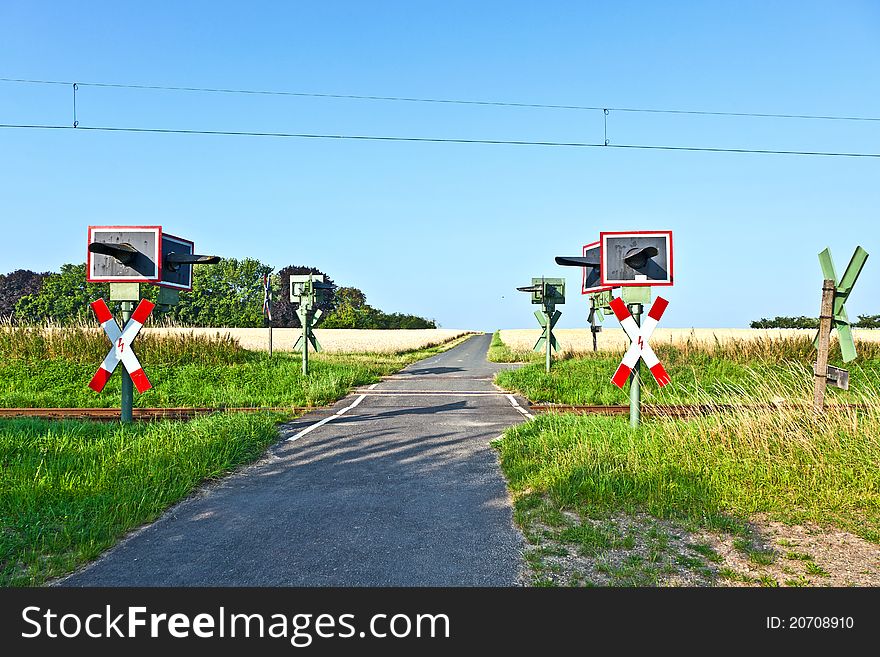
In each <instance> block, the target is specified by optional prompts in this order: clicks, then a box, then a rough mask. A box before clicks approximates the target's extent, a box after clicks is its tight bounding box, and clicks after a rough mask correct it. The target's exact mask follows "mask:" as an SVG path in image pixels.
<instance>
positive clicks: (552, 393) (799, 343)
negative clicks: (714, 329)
mask: <svg viewBox="0 0 880 657" xmlns="http://www.w3.org/2000/svg"><path fill="white" fill-rule="evenodd" d="M655 351H656V352H657V355H658V357H659V358H660V359H661V361H663V363H664V365H665V367H666V369H667V371H668V372H669V374H670V377H671V379H672V383H671V384H670V385H667V386H665V387H663V388H660V387H658V386H657V384H656V383H655V382H654V380H653V378H652V377H651V375H650V373H649V372H648V370H647V368H645V367H644V366H642V368H641V371H642V397H643V401H645V402H646V403H652V404H686V403H703V400H704V398H705V396H706V395H707V394H708V395H709V397H710V399H711V400H712V401H717V402H724V403H737V402H742V401H748V400H756V399H759V398H760V397H761V395H762V394H763V392H762V388H763V387H765V384H766V385H774V386H776V389H775V390H774V391H773V395H772V397H774V398H782V399H787V400H791V399H799V398H800V397H797V394H796V391H798V390H800V389H801V387H802V384H803V382H804V381H807V380H809V381H810V382H812V378H813V376H812V363H813V361H814V360H815V349H814V348H813V346H812V343H811V342H810V340H809V339H808V338H802V337H798V338H786V339H779V340H774V339H765V340H753V341H748V342H743V341H739V342H716V343H714V344H707V343H705V342H694V343H679V344H676V345H668V344H660V345H657V347H656V348H655ZM858 353H859V356H858V358H857V359H856V360H855V361H853V362H851V363H846V364H844V363H843V362H842V361H841V360H840V351H839V347H838V346H837V344H836V343H835V344H834V349H833V351H832V354H831V361H830V362H831V363H832V364H835V365H838V366H844V367H846V368H847V369H849V370H850V380H851V385H852V386H853V388H854V389H855V390H856V391H857V390H858V389H859V388H860V387H861V386H863V385H867V386H876V385H877V384H878V383H880V344H876V343H864V342H861V343H859V344H858ZM621 355H622V353H613V352H598V353H592V352H590V353H588V354H583V355H580V356H578V357H568V358H563V359H561V360H557V361H555V362H554V364H553V369H552V370H551V372H550V373H549V374H547V373H545V372H544V368H543V367H541V366H540V365H527V366H525V367H522V368H519V369H517V370H507V371H504V372H501V373H499V374H498V375H497V377H496V383H498V385H500V386H502V387H503V388H507V389H509V390H515V391H517V392H520V393H521V394H523V395H524V396H526V397H527V398H529V399H531V400H532V401H541V402H553V403H560V404H626V403H628V402H629V394H628V391H627V390H620V389H619V388H617V387H615V386H614V385H612V384H611V377H612V376H613V375H614V372H615V370H616V369H617V366H618V364H619V362H620V357H621ZM856 394H858V393H857V392H844V391H841V390H833V391H830V392H829V394H828V397H829V400H837V401H848V400H851V399H853V396H854V395H856Z"/></svg>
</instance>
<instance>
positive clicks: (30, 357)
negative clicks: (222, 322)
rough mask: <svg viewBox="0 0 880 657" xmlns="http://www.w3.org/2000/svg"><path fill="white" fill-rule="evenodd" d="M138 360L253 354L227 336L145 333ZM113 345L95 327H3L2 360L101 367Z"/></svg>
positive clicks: (209, 360) (213, 360) (221, 359)
mask: <svg viewBox="0 0 880 657" xmlns="http://www.w3.org/2000/svg"><path fill="white" fill-rule="evenodd" d="M133 346H134V348H135V349H137V354H138V358H140V359H141V360H142V361H143V362H145V363H154V364H162V365H176V364H180V363H187V362H200V363H203V364H206V365H225V364H231V363H243V362H246V361H248V360H250V359H251V358H252V354H251V353H250V352H248V351H247V350H245V349H243V348H242V347H241V345H239V343H238V341H237V340H235V339H233V338H231V337H230V336H229V335H227V334H222V333H220V332H218V333H217V334H216V335H213V336H208V335H193V334H189V333H176V334H171V335H168V336H157V335H151V334H142V335H139V336H138V337H136V338H135V342H134V343H133ZM110 347H111V344H110V341H109V340H108V339H107V336H106V335H104V332H103V331H102V330H101V329H100V328H95V327H85V326H81V327H73V328H71V327H67V328H57V327H11V326H2V327H0V360H2V361H10V360H19V361H24V362H29V363H32V362H37V361H46V360H64V361H68V362H71V363H90V364H94V365H97V364H98V363H100V362H101V361H102V360H104V356H106V355H107V352H108V351H109V350H110Z"/></svg>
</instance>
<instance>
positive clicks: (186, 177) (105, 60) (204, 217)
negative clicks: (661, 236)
mask: <svg viewBox="0 0 880 657" xmlns="http://www.w3.org/2000/svg"><path fill="white" fill-rule="evenodd" d="M878 70H880V4H878V3H876V2H840V3H827V2H825V3H819V2H779V3H766V2H739V3H706V2H693V3H677V2H664V3H659V2H658V3H626V2H616V3H608V2H542V3H525V2H511V1H510V0H508V1H507V2H450V1H446V2H373V3H364V2H332V1H328V2H321V3H306V2H276V3H268V2H251V3H224V2H216V1H215V2H185V3H181V2H175V3H172V2H152V3H133V2H112V3H111V2H102V3H98V2H86V1H81V2H77V3H67V2H64V3H62V2H20V1H17V0H6V1H5V2H3V3H2V4H0V77H10V78H35V79H49V80H78V81H83V82H85V81H91V82H121V83H135V84H152V85H169V86H198V87H223V88H240V89H269V90H286V91H303V92H319V93H336V94H356V95H383V96H410V97H429V98H458V99H472V100H493V101H511V102H526V103H546V104H572V105H588V106H599V107H606V106H610V107H648V108H674V109H699V110H713V111H734V112H766V113H798V114H805V113H806V114H834V115H861V116H880V90H878V85H877V71H878ZM71 97H72V93H71V89H70V88H69V87H64V86H40V85H20V84H10V83H0V123H28V124H31V123H45V124H63V125H66V124H69V123H70V122H71V121H72V112H71V109H72V108H71V104H72V103H71ZM77 114H78V116H77V118H78V120H79V121H80V122H81V124H82V125H91V126H125V127H153V128H176V129H202V130H204V129H207V130H229V131H281V132H296V133H323V134H326V133H334V134H361V135H397V136H422V137H451V138H471V139H472V138H477V139H480V138H485V139H502V140H534V141H565V142H571V141H575V142H590V143H596V142H601V141H602V140H603V138H604V135H603V120H602V114H601V112H586V111H574V110H549V109H527V108H512V107H511V108H504V107H480V106H459V105H447V104H421V103H419V104H416V103H394V102H386V101H356V100H340V99H317V98H295V97H279V96H243V95H217V94H204V93H180V92H170V91H143V90H131V89H107V88H96V87H84V88H81V89H80V91H79V92H78V93H77ZM608 138H609V139H610V141H611V142H612V143H617V144H625V143H628V144H660V145H685V146H719V147H733V148H736V147H744V148H769V149H780V150H829V151H858V152H871V153H880V122H840V121H833V122H831V121H813V120H781V119H755V118H733V117H706V116H691V115H687V116H682V115H663V114H644V113H639V114H635V113H623V112H612V113H611V114H610V115H609V117H608ZM878 178H880V160H878V159H867V158H861V159H846V158H824V157H795V156H784V155H751V154H718V153H691V152H665V151H635V150H623V149H621V150H615V149H601V148H546V147H537V146H503V145H495V146H490V145H471V144H414V143H382V142H357V141H325V140H302V139H269V138H257V137H232V136H184V135H158V134H124V133H101V132H91V131H76V132H75V131H72V130H65V131H30V130H17V129H16V130H13V129H0V220H2V222H3V228H4V236H5V240H3V241H2V242H0V271H3V272H6V271H11V270H14V269H17V268H29V269H35V270H46V269H57V268H58V266H59V265H60V264H62V263H64V262H81V261H83V260H84V259H85V237H86V227H87V226H88V225H89V224H115V223H119V224H161V225H162V226H163V227H165V229H166V230H168V231H169V232H172V233H175V234H179V235H182V236H184V237H189V238H191V239H193V240H195V242H196V245H197V247H198V249H197V250H198V251H199V252H203V253H216V254H218V255H222V256H227V257H238V258H241V257H247V256H250V257H255V258H259V259H260V260H261V261H263V262H267V263H269V264H271V265H273V266H275V267H282V266H285V265H287V264H307V265H313V266H316V267H319V268H321V269H323V270H324V271H326V272H327V273H329V274H330V275H331V276H332V277H333V278H334V280H335V281H336V282H337V283H338V284H341V285H354V286H357V287H360V288H361V289H362V290H364V292H365V293H366V294H367V298H368V301H369V302H370V303H371V304H373V305H375V306H377V307H380V308H382V309H383V310H386V311H389V312H390V311H402V312H413V313H416V314H419V315H424V316H428V317H433V318H436V319H437V320H438V321H439V322H440V324H441V325H443V326H446V327H450V328H453V327H455V328H458V327H461V328H476V329H483V330H493V329H495V328H499V327H501V328H510V327H532V326H533V325H534V326H535V327H536V326H537V323H536V322H535V320H534V318H533V317H532V316H531V313H532V310H533V308H532V307H531V305H530V304H529V301H528V297H527V296H526V295H525V294H522V293H518V292H515V291H514V288H515V287H517V286H519V285H523V284H527V283H528V282H529V280H530V279H531V277H532V276H540V275H546V276H565V277H566V278H567V279H568V283H569V288H570V292H569V295H568V303H567V304H566V305H565V306H564V307H563V308H562V310H563V318H562V320H561V322H560V326H561V327H577V326H583V325H584V322H585V316H586V302H585V299H584V298H582V297H581V296H580V294H578V286H579V281H580V271H579V270H576V269H570V268H563V267H558V266H556V265H555V263H554V261H553V257H554V256H556V255H572V254H577V253H579V251H580V246H581V245H582V244H583V243H586V242H589V241H593V240H594V239H597V237H598V233H599V231H600V230H628V229H639V230H653V229H671V230H673V231H674V239H675V250H676V254H675V255H676V258H675V260H676V272H675V274H676V284H675V286H674V287H672V288H665V289H664V291H663V292H662V294H663V296H665V297H666V298H668V299H669V301H670V306H669V310H668V311H667V313H666V315H665V316H664V321H663V325H665V326H685V327H686V326H696V327H713V326H714V327H728V326H731V327H734V326H747V325H748V322H749V321H750V320H752V319H757V318H759V317H762V316H774V315H778V314H779V315H801V314H806V315H815V314H817V313H818V305H819V288H820V286H821V271H820V269H819V264H818V260H817V257H816V255H817V253H818V252H819V251H820V250H822V249H823V248H824V247H825V246H830V247H831V249H832V253H833V254H834V256H835V261H836V264H837V267H838V269H839V270H842V269H843V267H844V266H845V265H846V262H847V261H848V259H849V256H850V255H851V253H852V251H853V249H854V248H855V246H856V245H857V244H861V245H862V246H863V247H864V248H865V249H867V251H868V252H869V253H870V254H872V256H871V257H870V258H869V259H868V263H867V265H866V267H865V270H864V272H863V274H862V278H861V279H860V281H859V283H858V285H857V287H856V289H855V291H854V292H853V295H852V297H851V300H850V302H849V303H848V310H849V313H850V316H851V317H853V318H854V317H855V316H856V315H857V314H859V313H870V314H875V313H880V224H878V208H880V184H878Z"/></svg>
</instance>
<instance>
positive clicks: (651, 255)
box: [599, 230, 673, 287]
mask: <svg viewBox="0 0 880 657" xmlns="http://www.w3.org/2000/svg"><path fill="white" fill-rule="evenodd" d="M599 247H600V253H601V260H602V263H601V267H600V279H601V280H600V283H601V284H602V285H606V286H613V287H617V286H633V285H637V286H654V285H672V283H673V278H672V231H670V230H662V231H629V232H602V233H599Z"/></svg>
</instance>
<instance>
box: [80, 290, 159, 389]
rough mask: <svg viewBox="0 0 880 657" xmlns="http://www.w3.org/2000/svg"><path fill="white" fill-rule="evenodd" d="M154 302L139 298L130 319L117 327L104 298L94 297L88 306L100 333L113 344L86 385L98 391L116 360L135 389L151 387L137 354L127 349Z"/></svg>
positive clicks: (103, 384) (105, 381)
mask: <svg viewBox="0 0 880 657" xmlns="http://www.w3.org/2000/svg"><path fill="white" fill-rule="evenodd" d="M155 305H156V304H154V303H153V302H151V301H147V300H146V299H142V300H141V302H140V303H139V304H138V307H137V308H135V311H134V312H133V313H132V314H131V319H129V320H128V322H126V324H125V327H124V328H123V329H122V330H121V331H120V330H119V324H117V323H116V320H115V319H113V314H112V313H111V312H110V309H109V308H108V307H107V304H106V303H105V302H104V300H103V299H98V300H97V301H93V302H92V310H94V311H95V316H96V317H97V318H98V321H99V322H100V323H101V328H102V329H104V333H106V334H107V337H108V338H110V342H112V343H113V348H112V349H111V350H110V353H108V354H107V357H106V358H105V359H104V362H103V363H101V367H99V368H98V371H97V372H95V376H93V377H92V380H91V382H90V383H89V388H91V389H92V390H94V391H95V392H101V391H102V390H103V389H104V386H105V385H106V384H107V380H108V379H109V378H110V375H111V374H113V370H115V369H116V366H117V365H119V361H122V364H123V366H125V369H127V370H128V373H129V374H130V375H131V380H132V382H133V383H134V386H135V388H137V390H138V392H146V391H147V390H149V389H150V388H152V387H153V386H152V384H151V383H150V381H149V379H147V375H146V374H144V368H142V367H141V364H140V363H139V362H138V359H137V356H135V355H134V351H132V349H131V341H132V340H134V337H135V336H136V335H137V334H138V331H140V330H141V327H142V326H143V325H144V322H145V321H147V317H149V316H150V313H151V312H153V308H154V307H155Z"/></svg>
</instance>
